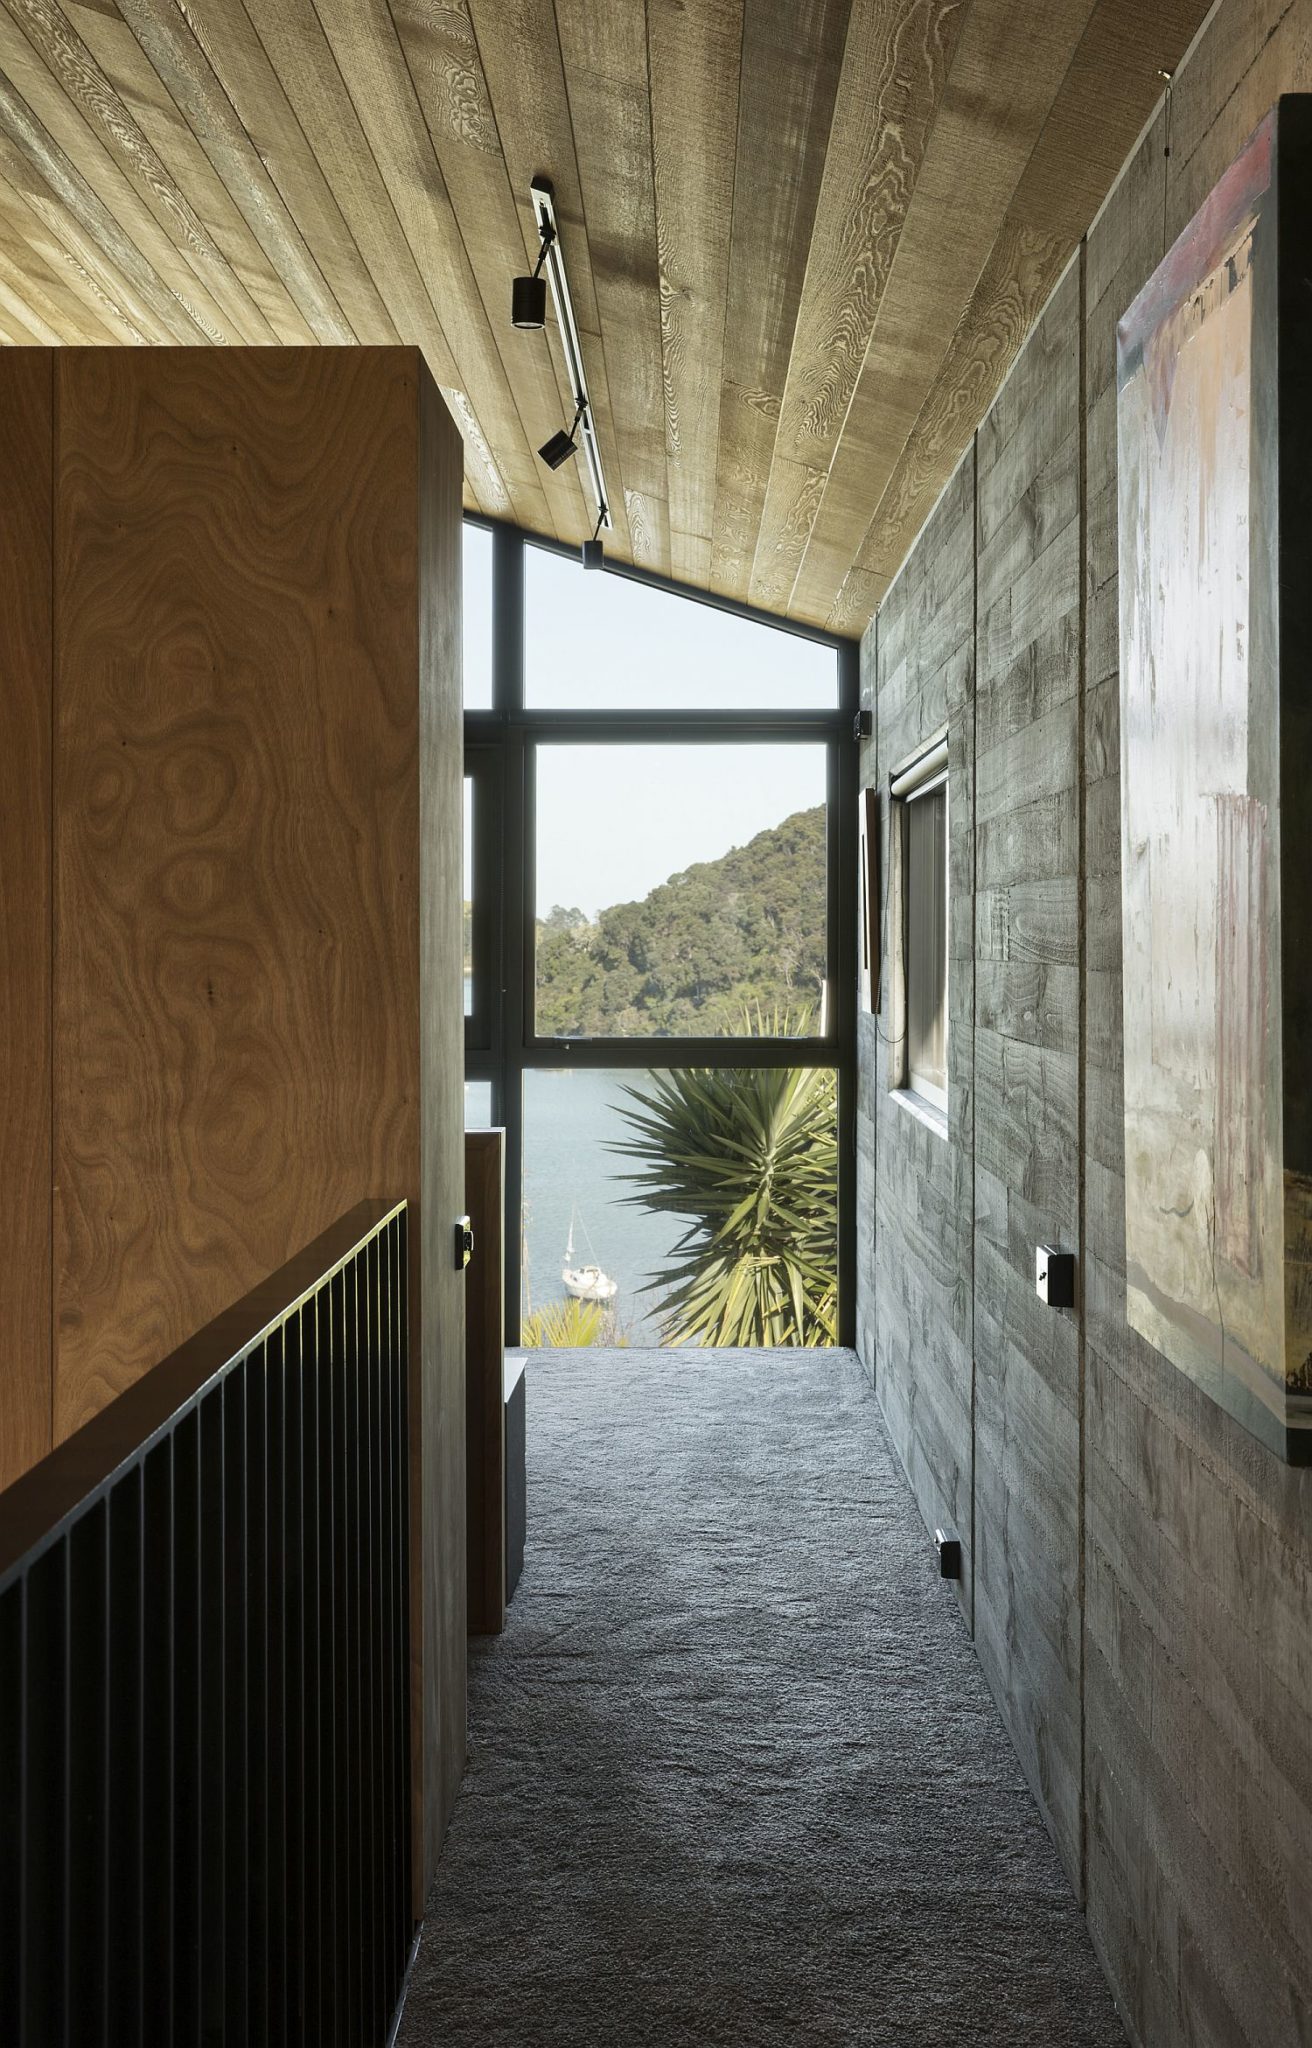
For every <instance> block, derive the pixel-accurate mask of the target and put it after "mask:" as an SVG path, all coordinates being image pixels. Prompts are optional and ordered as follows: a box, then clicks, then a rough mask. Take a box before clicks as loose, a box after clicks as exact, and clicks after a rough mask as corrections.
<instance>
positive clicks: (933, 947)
mask: <svg viewBox="0 0 1312 2048" xmlns="http://www.w3.org/2000/svg"><path fill="white" fill-rule="evenodd" d="M892 793H893V795H894V797H896V798H898V799H899V800H900V803H901V823H902V835H903V836H902V849H901V852H902V934H901V937H902V981H903V990H904V1000H905V1006H906V1007H905V1016H906V1036H905V1040H904V1045H905V1053H904V1058H903V1063H902V1077H901V1085H902V1087H903V1088H905V1089H907V1090H909V1092H910V1093H911V1094H912V1095H916V1096H919V1098H920V1099H921V1101H922V1102H926V1103H928V1104H929V1105H930V1107H931V1108H932V1109H936V1110H938V1111H939V1112H940V1113H941V1114H943V1115H944V1116H946V1114H947V1107H948V743H947V739H946V736H944V737H943V738H941V739H939V740H937V741H935V742H934V743H932V744H931V745H930V746H928V747H927V748H925V749H924V750H923V751H922V752H921V753H920V754H919V755H918V756H917V757H916V758H915V759H914V760H913V761H911V762H909V763H908V764H907V766H906V767H905V768H904V769H903V770H902V771H901V773H900V774H898V775H896V776H895V777H894V778H893V790H892Z"/></svg>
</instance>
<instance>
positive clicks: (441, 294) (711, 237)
mask: <svg viewBox="0 0 1312 2048" xmlns="http://www.w3.org/2000/svg"><path fill="white" fill-rule="evenodd" d="M1204 11H1205V0H1163V4H1162V5H1160V6H1157V7H1154V8H1152V9H1148V10H1145V9H1143V8H1142V7H1141V6H1138V5H1136V4H1135V0H1035V4H1034V5H1032V6H1027V7H1024V8H1020V7H1018V6H1017V5H1016V4H1015V0H969V4H968V0H805V4H804V5H802V6H800V7H799V6H797V5H784V4H782V0H752V4H751V5H744V0H705V4H698V5H697V6H695V7H690V6H684V5H681V4H679V0H617V4H615V5H610V6H607V7H604V8H601V7H593V6H586V5H584V4H583V0H560V4H559V5H553V0H444V4H443V5H441V6H432V5H429V4H427V0H323V4H322V5H316V4H314V0H194V4H189V5H188V6H186V7H185V8H180V7H178V6H177V5H176V4H175V0H0V326H2V327H3V329H4V333H5V335H7V336H8V337H9V338H10V339H12V340H17V341H25V340H32V339H35V340H38V341H41V342H49V341H50V340H52V339H58V340H60V341H65V342H77V343H87V342H96V341H101V340H111V341H117V342H126V341H132V342H136V341H149V342H156V343H157V342H161V341H164V342H182V341H187V342H189V343H193V344H194V343H206V342H212V341H224V342H256V341H266V342H267V341H270V340H273V339H277V340H278V341H280V342H287V343H303V342H309V341H316V340H317V341H319V342H326V343H330V344H331V343H338V342H340V343H347V342H352V341H354V342H358V343H362V344H382V343H387V342H389V341H392V340H394V339H399V340H401V341H403V342H406V343H412V344H415V345H417V346H419V347H420V348H422V350H423V351H424V355H425V358H426V360H427V362H428V365H429V368H430V370H431V371H432V374H433V376H434V377H435V378H436V380H437V383H438V385H439V387H440V389H441V390H442V392H443V395H444V397H445V399H446V403H447V407H448V410H449V411H450V412H451V414H452V416H453V417H454V418H455V419H456V421H457V422H458V424H459V427H460V431H461V434H462V437H463V441H464V448H465V455H464V468H465V482H464V495H465V502H466V503H467V504H468V505H470V506H471V507H472V508H474V509H481V510H483V511H485V512H488V513H491V514H493V515H495V516H498V517H506V518H511V519H514V520H516V521H518V522H519V523H521V524H523V525H524V526H526V527H527V528H529V529H530V530H531V531H535V532H541V533H544V534H548V535H554V536H556V537H558V538H561V539H564V540H567V541H578V540H581V539H583V538H584V537H585V536H586V535H587V534H588V533H589V532H590V531H591V526H592V514H591V511H590V509H589V499H588V494H587V492H586V490H585V489H584V487H583V485H584V478H583V474H582V470H581V467H580V466H578V465H573V466H570V467H568V468H567V469H565V470H563V471H561V472H559V473H554V474H553V473H552V472H549V471H547V470H546V469H545V468H544V467H543V465H542V464H541V463H540V461H539V460H538V457H537V454H536V450H537V448H538V447H539V446H540V445H541V443H542V441H543V440H544V439H545V438H546V436H547V434H548V433H549V432H550V431H551V430H552V429H554V427H555V426H557V425H558V424H559V423H560V421H561V420H562V419H563V418H564V417H566V416H567V414H568V411H569V403H570V400H569V389H568V380H567V377H566V373H565V366H564V361H563V357H562V353H561V349H560V343H559V336H558V335H557V333H556V331H555V327H554V323H553V322H551V321H550V320H549V322H548V328H547V332H546V333H545V335H544V334H521V333H516V332H514V331H513V330H512V329H511V328H510V326H509V322H508V318H507V298H508V286H509V280H510V278H511V277H512V276H513V275H514V274H515V273H516V272H517V271H519V270H520V269H522V268H523V267H524V264H525V260H526V258H529V259H531V258H532V256H533V255H535V254H536V247H537V236H536V232H535V230H534V227H533V224H532V221H531V216H530V208H529V203H528V186H529V181H530V179H531V178H532V177H533V175H534V174H535V173H537V172H545V173H546V174H547V175H549V176H550V177H551V178H552V179H553V180H554V182H555V186H556V193H557V202H558V207H559V211H560V214H561V218H562V220H563V222H564V228H565V235H566V256H567V261H568V265H569V271H570V277H571V282H572V288H573V293H574V299H575V304H576V310H577V314H578V321H579V327H580V332H581V335H582V344H583V351H584V356H585V360H586V363H587V368H588V376H589V382H590V385H591V389H592V393H593V398H594V407H595V414H596V421H597V429H598V435H599V439H600V444H601V448H602V454H603V459H604V463H605V469H606V476H607V481H608V489H609V494H610V498H611V507H612V513H613V515H614V518H615V527H614V531H613V532H612V533H611V534H610V535H609V537H608V540H607V546H608V548H609V550H610V552H611V554H612V555H613V556H615V557H616V558H618V559H624V560H635V561H639V562H643V563H646V564H648V565H650V566H653V567H656V568H660V569H668V570H671V571H672V572H673V573H674V574H675V575H676V576H677V577H679V578H680V579H683V580H687V581H688V582H690V583H691V584H692V585H694V586H695V587H708V588H711V589H712V590H715V591H718V592H722V593H723V594H725V595H727V596H730V597H735V598H740V599H752V600H754V601H755V602H757V603H758V604H761V605H763V606H764V607H766V608H767V609H771V610H774V611H777V612H781V613H789V614H791V615H793V616H795V617H798V618H801V619H806V620H810V621H814V622H815V623H817V624H822V625H823V624H826V623H828V624H830V625H832V626H834V627H836V628H838V629H839V630H842V631H844V632H859V630H860V629H861V627H862V626H863V625H864V624H865V622H866V620H867V619H868V618H869V617H870V615H871V613H872V611H873V609H874V607H875V605H876V603H877V602H878V600H879V598H880V597H881V596H882V595H883V593H884V591H885V590H886V589H887V588H888V584H889V581H890V579H891V577H892V575H893V573H894V572H895V570H896V568H897V566H898V564H899V563H900V562H901V561H902V560H903V558H904V557H905V555H906V552H907V550H908V548H909V546H910V544H911V541H912V539H913V538H914V535H915V534H916V532H917V531H918V530H919V528H920V526H921V525H922V524H923V522H924V520H925V518H926V516H927V514H928V511H929V509H930V507H931V506H932V505H933V503H934V501H935V499H936V498H937V496H938V493H939V491H940V490H941V489H942V487H943V484H944V482H945V481H946V479H947V477H948V476H949V474H950V473H951V470H952V468H953V465H954V464H955V462H956V460H957V459H958V457H959V455H960V453H961V450H962V448H963V447H964V446H965V443H966V441H967V440H968V438H969V436H970V434H971V432H972V431H973V429H974V427H975V426H976V424H977V423H978V421H979V420H980V418H981V417H982V415H983V413H984V412H985V411H986V409H987V407H988V404H989V402H990V400H991V398H992V397H993V395H994V394H995V393H996V391H997V389H998V388H999V384H1000V381H1001V379H1002V377H1003V375H1004V374H1005V371H1006V369H1007V366H1008V365H1009V363H1010V362H1011V361H1012V360H1013V359H1014V356H1015V353H1016V350H1017V348H1018V346H1019V344H1020V340H1021V338H1022V336H1023V334H1024V332H1025V331H1026V329H1027V327H1028V326H1029V324H1030V323H1031V322H1032V320H1033V318H1034V317H1035V315H1036V313H1037V311H1038V310H1039V308H1040V306H1041V305H1042V303H1043V301H1044V300H1045V299H1046V297H1047V295H1048V293H1049V291H1050V290H1051V288H1052V286H1053V284H1054V283H1055V282H1056V279H1057V277H1058V276H1059V275H1060V272H1061V270H1062V268H1063V266H1064V264H1065V263H1066V261H1067V260H1068V258H1069V256H1070V253H1071V250H1072V248H1073V246H1074V244H1075V242H1076V240H1077V239H1078V237H1079V235H1080V234H1081V233H1082V231H1083V230H1084V228H1085V227H1086V226H1087V224H1088V222H1089V219H1090V217H1091V216H1092V214H1093V212H1094V210H1095V209H1096V207H1097V205H1098V203H1099V201H1100V199H1101V197H1102V195H1103V193H1104V192H1105V190H1106V188H1107V185H1108V183H1109V181H1110V179H1111V177H1112V175H1113V172H1114V169H1115V166H1116V164H1117V163H1118V162H1119V160H1120V158H1121V156H1122V155H1123V153H1124V151H1125V150H1126V149H1127V148H1128V147H1129V146H1130V144H1131V143H1132V141H1133V139H1134V136H1135V134H1136V132H1137V131H1138V129H1139V127H1140V125H1141V123H1142V121H1143V120H1144V119H1145V117H1146V116H1147V114H1148V112H1149V110H1150V108H1151V106H1152V103H1153V101H1154V98H1155V97H1156V96H1157V94H1158V93H1159V91H1160V89H1161V81H1160V78H1159V77H1158V72H1159V70H1160V69H1161V68H1169V67H1170V66H1171V65H1172V64H1173V63H1174V62H1175V61H1176V60H1177V58H1178V57H1179V54H1180V52H1181V50H1182V49H1183V47H1184V45H1185V43H1186V42H1187V40H1188V37H1189V35H1190V33H1191V32H1192V31H1193V29H1194V28H1195V27H1196V26H1197V24H1198V22H1199V20H1200V19H1201V17H1202V15H1203V13H1204ZM1253 36H1254V32H1253V31H1252V30H1251V27H1250V28H1249V29H1245V30H1243V31H1240V30H1239V29H1236V31H1235V34H1234V36H1233V37H1232V39H1231V40H1232V43H1233V47H1234V48H1235V49H1236V50H1239V49H1243V50H1246V51H1249V52H1250V56H1251V61H1252V62H1253V63H1254V64H1258V65H1260V66H1264V67H1266V69H1265V72H1264V73H1263V75H1269V71H1270V64H1271V62H1272V59H1271V58H1270V55H1269V54H1262V53H1261V51H1260V50H1259V46H1258V44H1256V43H1255V42H1254V40H1253ZM1245 38H1246V39H1245ZM1182 119H1185V120H1188V121H1189V122H1191V123H1192V116H1190V115H1188V113H1187V109H1184V108H1183V107H1182ZM1195 127H1196V124H1193V125H1191V126H1190V128H1189V131H1188V132H1189V136H1190V138H1192V135H1193V133H1194V129H1195ZM1183 132H1184V131H1183V130H1182V133H1183ZM1189 147H1190V148H1192V140H1190V143H1189Z"/></svg>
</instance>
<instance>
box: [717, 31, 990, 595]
mask: <svg viewBox="0 0 1312 2048" xmlns="http://www.w3.org/2000/svg"><path fill="white" fill-rule="evenodd" d="M965 13H966V9H965V8H964V7H963V6H962V5H961V4H960V0H901V4H897V5H892V6H890V5H888V4H887V0H856V4H855V5H854V6H853V9H852V16H851V20H850V22H849V24H848V32H847V41H846V55H845V59H844V63H843V69H842V75H841V78H840V80H839V87H838V95H837V100H836V103H835V107H834V117H833V122H832V125H831V128H830V132H829V144H828V148H827V150H826V153H825V165H824V181H823V184H822V185H821V189H820V198H819V202H818V205H817V208H816V219H815V229H814V232H813V234H812V236H811V246H810V250H809V252H808V256H807V264H806V278H805V282H804V284H803V288H802V302H801V307H800V310H799V314H798V320H797V327H796V331H795V334H794V338H793V347H792V352H791V355H790V358H789V364H788V381H787V385H786V387H785V390H784V397H783V405H782V409H781V411H780V416H779V431H778V433H777V435H776V437H775V446H774V460H773V463H772V465H771V469H770V480H769V487H768V489H767V491H766V498H765V505H764V507H763V510H762V515H761V524H760V531H759V533H758V536H757V541H756V553H755V560H754V564H753V569H752V580H751V596H752V602H753V603H754V604H758V605H761V606H763V607H765V608H767V609H769V608H773V609H775V610H784V609H786V608H787V606H788V603H789V601H790V599H791V597H792V593H793V585H794V583H795V582H796V580H797V572H798V569H799V568H800V566H801V562H802V557H803V555H804V554H805V552H806V544H807V541H808V539H809V537H810V532H811V527H812V525H813V524H814V521H815V516H816V513H817V512H818V510H819V507H820V504H821V501H822V498H823V494H824V486H825V483H826V482H827V480H828V475H829V465H830V463H831V462H832V460H833V455H834V450H835V449H836V447H837V446H838V441H839V438H840V436H841V434H842V432H843V429H844V426H845V424H846V421H847V414H848V408H849V406H850V404H851V401H852V395H853V393H854V391H855V390H856V386H857V381H858V379H859V377H860V375H861V371H862V368H863V366H864V364H865V359H866V351H867V349H868V348H869V346H870V337H871V335H872V333H873V331H874V326H875V321H876V318H877V316H878V313H879V307H880V302H881V300H882V299H883V295H884V290H885V287H886V286H887V284H888V280H889V275H890V272H891V271H892V268H893V259H894V257H895V255H896V254H897V249H898V244H899V242H900V240H901V235H902V227H903V223H904V221H905V219H906V215H907V209H908V207H909V206H910V204H911V198H912V194H913V193H914V191H915V188H916V182H917V179H918V178H919V175H920V168H921V164H922V162H923V160H924V154H925V147H926V144H927V142H928V139H929V135H930V130H931V127H932V125H933V120H934V115H935V113H936V111H937V108H938V103H939V100H940V97H941V95H942V92H943V84H944V80H945V78H946V76H947V72H948V67H949V65H950V63H951V61H952V55H953V51H954V48H955V46H956V41H957V37H958V35H959V33H960V29H961V23H962V21H963V19H964V17H965ZM872 106H877V107H878V108H879V110H880V119H879V121H878V122H877V123H873V124H872V122H871V120H870V109H871V107H872ZM958 445H959V444H958ZM862 623H863V624H864V621H862Z"/></svg>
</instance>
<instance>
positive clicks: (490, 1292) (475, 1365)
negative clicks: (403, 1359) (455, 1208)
mask: <svg viewBox="0 0 1312 2048" xmlns="http://www.w3.org/2000/svg"><path fill="white" fill-rule="evenodd" d="M505 1144H506V1135H505V1132H504V1131H466V1132H465V1206H466V1209H467V1212H468V1214H469V1216H470V1219H471V1221H472V1224H473V1230H474V1256H473V1258H472V1260H471V1261H470V1264H469V1265H468V1266H467V1267H466V1268H465V1469H466V1473H467V1484H468V1491H467V1494H466V1501H465V1527H466V1531H467V1540H468V1546H469V1548H468V1561H467V1574H466V1579H467V1584H468V1587H469V1633H470V1634H471V1635H485V1636H486V1635H499V1634H500V1632H501V1630H502V1629H503V1628H504V1627H505V1625H506V1404H505V1392H504V1386H503V1378H504V1370H505V1349H506V1347H505V1328H504V1318H505V1299H506V1292H505V1251H504V1246H503V1242H502V1225H503V1219H504V1216H505Z"/></svg>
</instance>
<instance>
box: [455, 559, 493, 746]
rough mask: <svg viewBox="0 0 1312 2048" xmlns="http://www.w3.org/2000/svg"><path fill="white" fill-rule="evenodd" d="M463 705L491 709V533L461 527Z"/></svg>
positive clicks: (473, 708)
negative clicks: (462, 554) (463, 645)
mask: <svg viewBox="0 0 1312 2048" xmlns="http://www.w3.org/2000/svg"><path fill="white" fill-rule="evenodd" d="M464 539H465V550H464V594H463V599H462V605H463V611H464V632H465V709H466V711H490V710H491V709H492V536H491V534H490V533H489V532H488V530H487V528H486V527H485V526H470V525H468V524H466V526H465V529H464Z"/></svg>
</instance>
